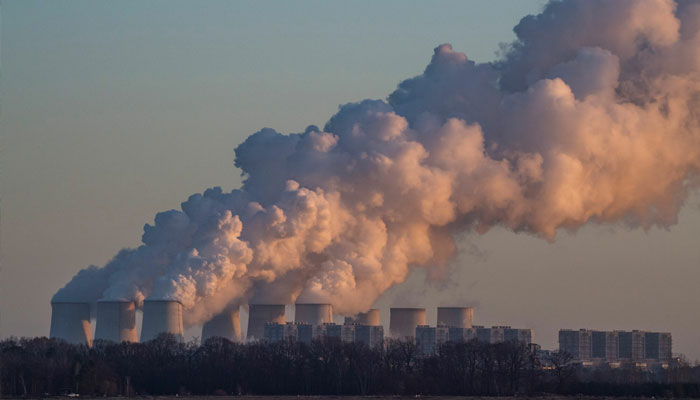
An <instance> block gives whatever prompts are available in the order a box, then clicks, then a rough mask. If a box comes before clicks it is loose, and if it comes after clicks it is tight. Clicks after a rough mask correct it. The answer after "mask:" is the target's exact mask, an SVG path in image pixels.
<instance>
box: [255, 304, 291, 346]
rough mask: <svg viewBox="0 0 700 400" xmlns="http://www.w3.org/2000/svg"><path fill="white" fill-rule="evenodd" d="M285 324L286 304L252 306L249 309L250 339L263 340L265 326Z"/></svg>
mask: <svg viewBox="0 0 700 400" xmlns="http://www.w3.org/2000/svg"><path fill="white" fill-rule="evenodd" d="M268 322H275V323H278V324H284V323H285V319H284V304H251V305H250V307H249V309H248V333H247V335H246V337H247V338H248V339H262V338H263V335H264V333H265V324H266V323H268Z"/></svg>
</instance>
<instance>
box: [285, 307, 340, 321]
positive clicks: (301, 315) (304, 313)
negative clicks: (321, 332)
mask: <svg viewBox="0 0 700 400" xmlns="http://www.w3.org/2000/svg"><path fill="white" fill-rule="evenodd" d="M294 322H296V323H298V324H299V323H303V324H311V325H323V324H326V323H331V322H333V306H332V305H330V304H303V303H301V304H300V303H297V304H295V307H294Z"/></svg>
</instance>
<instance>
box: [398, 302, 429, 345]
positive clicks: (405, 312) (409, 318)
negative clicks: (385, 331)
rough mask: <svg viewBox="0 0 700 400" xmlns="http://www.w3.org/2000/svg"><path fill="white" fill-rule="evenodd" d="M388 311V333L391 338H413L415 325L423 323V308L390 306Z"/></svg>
mask: <svg viewBox="0 0 700 400" xmlns="http://www.w3.org/2000/svg"><path fill="white" fill-rule="evenodd" d="M389 311H390V314H389V334H390V335H391V337H393V338H396V339H406V338H411V339H413V338H415V336H416V327H418V326H420V325H425V308H392V309H390V310H389Z"/></svg>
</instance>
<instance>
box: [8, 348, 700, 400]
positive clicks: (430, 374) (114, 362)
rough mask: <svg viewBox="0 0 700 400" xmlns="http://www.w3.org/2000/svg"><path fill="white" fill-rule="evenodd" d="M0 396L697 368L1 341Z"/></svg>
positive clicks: (474, 389)
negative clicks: (592, 366)
mask: <svg viewBox="0 0 700 400" xmlns="http://www.w3.org/2000/svg"><path fill="white" fill-rule="evenodd" d="M0 390H1V392H0V393H1V395H2V396H3V397H38V396H47V395H61V394H67V393H79V394H81V395H90V396H102V395H108V396H112V395H127V396H133V395H172V394H182V395H184V394H192V395H223V394H226V395H231V394H234V395H235V394H255V395H272V394H276V395H388V394H400V395H417V394H425V395H427V394H431V395H485V396H491V395H493V396H496V395H499V396H504V395H513V394H541V393H560V394H589V395H613V396H614V395H620V396H622V395H625V396H642V395H644V396H675V397H679V396H686V397H700V367H698V366H688V365H682V364H681V365H678V366H674V367H672V368H669V369H659V370H657V371H645V370H642V369H638V368H634V367H631V366H622V367H620V368H615V369H597V370H590V369H582V368H581V367H580V366H577V365H576V364H574V363H572V362H571V358H570V357H569V356H568V355H567V354H563V353H558V352H554V353H548V354H541V353H539V352H536V351H533V348H532V347H527V346H525V345H522V344H520V343H517V342H511V343H498V344H488V343H482V342H478V341H470V342H457V343H447V344H445V345H443V346H442V347H441V348H440V350H439V352H438V354H436V355H434V356H430V357H421V356H420V355H419V354H418V351H417V348H416V346H415V345H414V344H413V343H411V342H405V341H393V340H392V341H388V342H387V343H386V345H385V346H384V348H378V349H370V348H368V347H367V346H366V345H363V344H361V343H341V342H339V341H332V340H325V341H315V342H313V343H311V344H304V343H298V342H283V343H250V344H239V343H232V342H230V341H228V340H225V339H219V338H217V339H211V340H208V341H207V342H206V343H204V344H203V345H199V344H198V343H196V342H190V343H180V342H178V341H177V340H176V339H175V338H174V337H172V336H168V335H163V336H161V337H159V338H158V339H156V340H153V341H150V342H147V343H121V344H115V343H110V342H100V341H96V342H95V343H94V345H93V347H92V348H88V347H87V346H77V345H70V344H67V343H65V342H62V341H58V340H54V339H47V338H35V339H21V340H17V339H9V340H5V341H2V342H0Z"/></svg>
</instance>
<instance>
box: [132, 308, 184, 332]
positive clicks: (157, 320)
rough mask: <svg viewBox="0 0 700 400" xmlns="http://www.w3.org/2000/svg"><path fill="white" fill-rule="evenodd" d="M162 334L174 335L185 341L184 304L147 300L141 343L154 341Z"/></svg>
mask: <svg viewBox="0 0 700 400" xmlns="http://www.w3.org/2000/svg"><path fill="white" fill-rule="evenodd" d="M162 333H169V334H172V335H174V336H175V337H176V338H177V339H178V340H180V341H183V340H184V337H185V334H184V329H183V325H182V304H181V303H180V302H179V301H176V300H145V301H144V302H143V324H142V326H141V341H142V342H147V341H149V340H153V339H155V338H156V337H158V335H160V334H162Z"/></svg>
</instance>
